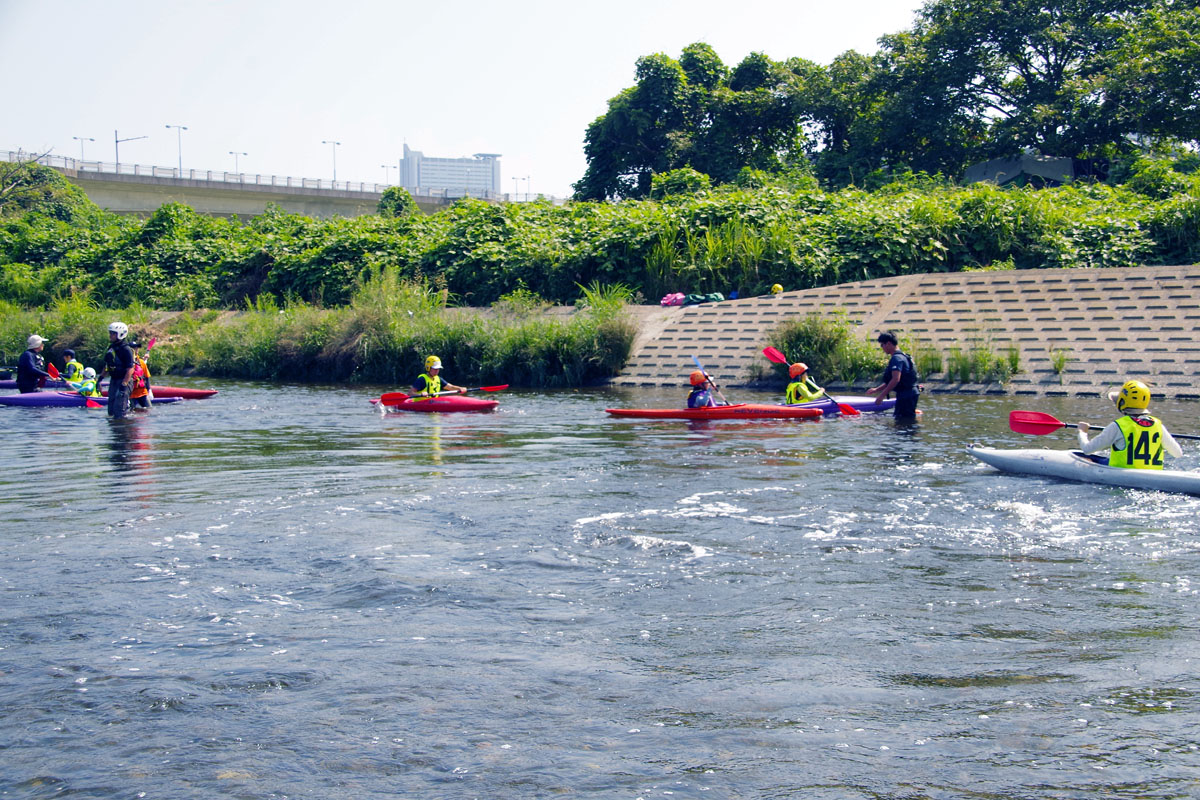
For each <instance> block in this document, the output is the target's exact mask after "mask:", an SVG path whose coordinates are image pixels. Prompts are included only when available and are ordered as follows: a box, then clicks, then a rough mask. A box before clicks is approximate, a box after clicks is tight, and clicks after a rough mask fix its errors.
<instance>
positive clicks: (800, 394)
mask: <svg viewBox="0 0 1200 800" xmlns="http://www.w3.org/2000/svg"><path fill="white" fill-rule="evenodd" d="M788 377H789V378H791V379H792V382H791V383H789V384H788V387H787V395H786V396H785V397H784V401H783V402H785V403H787V404H788V405H796V404H797V403H811V402H812V401H814V400H820V399H821V398H823V397H825V390H824V389H822V388H821V387H820V386H817V384H816V382H815V381H814V380H813V379H812V378H810V377H809V376H808V365H807V364H805V363H804V362H801V361H798V362H796V363H795V364H792V365H791V366H790V367H788Z"/></svg>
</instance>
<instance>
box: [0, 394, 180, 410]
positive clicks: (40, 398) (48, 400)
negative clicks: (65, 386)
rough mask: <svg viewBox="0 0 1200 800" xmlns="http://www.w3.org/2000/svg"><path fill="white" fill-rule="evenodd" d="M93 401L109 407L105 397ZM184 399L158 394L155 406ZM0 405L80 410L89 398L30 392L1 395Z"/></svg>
mask: <svg viewBox="0 0 1200 800" xmlns="http://www.w3.org/2000/svg"><path fill="white" fill-rule="evenodd" d="M92 399H93V400H95V401H96V402H97V403H99V404H100V405H102V406H105V407H107V406H108V401H107V400H105V399H104V398H103V397H93V398H92ZM182 399H183V398H182V397H159V396H158V395H157V394H156V395H155V396H154V405H159V404H160V403H178V402H179V401H180V400H182ZM0 405H6V406H40V407H43V408H45V407H48V406H60V407H66V408H79V407H81V406H86V405H87V398H86V397H84V396H83V395H81V394H79V392H28V393H26V394H6V395H0Z"/></svg>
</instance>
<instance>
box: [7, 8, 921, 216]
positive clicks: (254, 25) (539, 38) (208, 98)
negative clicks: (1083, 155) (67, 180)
mask: <svg viewBox="0 0 1200 800" xmlns="http://www.w3.org/2000/svg"><path fill="white" fill-rule="evenodd" d="M921 5H922V2H921V0H838V1H837V2H828V0H739V1H738V2H731V1H730V0H678V1H677V2H665V1H660V0H607V2H604V3H579V2H573V1H572V0H504V2H477V1H476V0H461V1H459V0H433V1H432V2H430V1H429V0H426V2H420V3H416V2H407V0H390V1H385V0H375V1H374V2H368V1H367V0H338V2H315V0H237V2H232V1H229V0H190V1H187V2H185V1H184V0H105V1H104V2H96V1H95V0H0V75H4V76H6V77H7V80H6V81H5V82H4V84H5V92H4V100H3V105H2V106H0V150H18V149H24V150H26V151H28V150H36V151H38V152H43V151H46V150H52V151H53V153H54V154H56V155H62V156H67V157H71V158H79V157H80V155H81V147H82V155H83V157H84V158H85V159H86V160H89V161H96V160H99V161H106V162H112V161H114V160H115V153H114V150H115V148H116V145H115V142H114V139H117V138H120V139H129V141H125V142H122V143H120V145H119V148H120V160H121V162H122V163H127V164H129V163H137V164H148V165H157V166H167V167H173V166H177V165H178V163H179V162H180V161H181V160H182V165H183V168H184V169H185V170H186V169H202V170H216V171H220V170H225V171H229V172H232V171H234V168H235V164H236V167H237V168H238V169H239V170H240V171H241V172H246V173H251V174H255V173H257V174H262V175H278V176H292V177H304V178H323V179H329V178H332V177H333V174H334V170H335V169H336V174H337V179H338V180H343V181H345V180H350V181H368V182H379V183H395V182H396V178H397V164H398V162H399V159H400V158H401V156H402V153H403V145H404V144H405V143H407V144H408V146H409V147H410V148H411V149H413V150H417V151H420V152H422V153H424V154H425V155H426V156H428V157H440V158H457V157H461V156H471V155H473V154H475V153H500V154H501V159H500V165H501V174H502V178H501V185H500V187H499V189H500V191H503V192H516V193H517V194H518V195H523V194H526V193H529V192H533V193H535V194H537V193H541V194H548V195H553V196H556V197H566V196H569V195H570V194H571V192H572V188H571V184H573V183H574V182H575V181H578V180H579V179H580V178H581V177H582V176H583V173H584V170H585V169H586V167H587V164H586V160H585V159H584V155H583V137H584V133H585V132H586V130H587V126H588V125H589V124H590V123H591V122H592V121H593V120H595V119H596V118H597V117H598V116H600V115H601V114H603V113H604V112H605V111H606V109H607V103H608V100H609V99H611V98H612V97H614V96H615V95H617V94H618V93H619V92H621V91H622V90H623V89H626V88H628V87H630V86H632V85H633V84H634V81H635V78H634V69H635V63H636V61H637V59H638V58H639V57H641V56H644V55H650V54H653V53H666V54H667V55H669V56H672V57H674V58H678V57H679V55H680V54H681V53H682V51H683V48H684V47H686V46H687V45H688V44H691V43H693V42H706V43H708V44H709V45H711V46H712V47H713V49H714V50H715V51H716V53H717V55H718V56H719V57H720V58H721V60H722V61H723V62H724V63H725V65H726V66H728V67H733V66H735V65H737V64H738V63H739V62H740V61H741V60H742V59H743V58H745V57H746V56H747V55H748V54H750V53H752V52H761V53H765V54H766V55H767V56H768V57H770V58H772V59H774V60H777V61H784V60H786V59H788V58H792V57H800V58H806V59H808V60H810V61H814V62H816V63H819V64H829V63H830V62H831V61H832V60H833V59H834V58H835V57H836V56H837V55H839V54H841V53H843V52H846V51H847V50H856V51H858V52H860V53H874V52H875V51H876V50H877V49H878V44H877V42H878V39H879V37H880V36H882V35H884V34H888V33H897V32H899V31H902V30H906V29H908V28H910V27H911V26H912V24H913V21H914V15H915V12H916V11H917V10H918V9H919V8H920V6H921ZM168 126H186V128H187V130H181V129H180V128H178V127H168ZM137 137H146V138H137ZM93 140H94V141H93ZM323 142H339V143H340V144H338V145H333V144H325V143H323ZM234 154H236V156H235V155H234Z"/></svg>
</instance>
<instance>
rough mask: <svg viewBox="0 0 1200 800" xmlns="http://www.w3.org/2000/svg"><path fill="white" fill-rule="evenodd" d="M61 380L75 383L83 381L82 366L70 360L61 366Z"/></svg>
mask: <svg viewBox="0 0 1200 800" xmlns="http://www.w3.org/2000/svg"><path fill="white" fill-rule="evenodd" d="M63 380H66V381H71V382H72V383H74V382H75V381H81V380H83V364H80V363H79V362H78V361H76V360H75V359H73V358H72V359H71V360H70V361H68V362H67V363H66V364H63Z"/></svg>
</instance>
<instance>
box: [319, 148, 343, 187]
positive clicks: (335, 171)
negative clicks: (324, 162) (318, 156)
mask: <svg viewBox="0 0 1200 800" xmlns="http://www.w3.org/2000/svg"><path fill="white" fill-rule="evenodd" d="M321 144H331V145H333V182H334V183H337V149H338V145H339V144H341V142H335V141H333V140H332V139H322V140H321Z"/></svg>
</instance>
